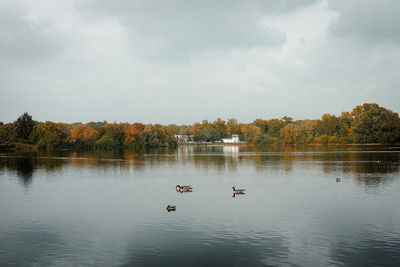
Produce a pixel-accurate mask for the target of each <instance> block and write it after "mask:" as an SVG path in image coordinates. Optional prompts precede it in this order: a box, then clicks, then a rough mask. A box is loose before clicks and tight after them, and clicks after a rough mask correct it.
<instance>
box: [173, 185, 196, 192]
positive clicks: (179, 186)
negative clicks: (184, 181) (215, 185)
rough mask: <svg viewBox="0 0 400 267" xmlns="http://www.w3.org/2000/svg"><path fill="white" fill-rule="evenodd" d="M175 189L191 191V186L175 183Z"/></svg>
mask: <svg viewBox="0 0 400 267" xmlns="http://www.w3.org/2000/svg"><path fill="white" fill-rule="evenodd" d="M175 188H176V191H179V192H191V191H192V189H193V187H192V186H191V185H179V184H178V185H177V186H176V187H175Z"/></svg>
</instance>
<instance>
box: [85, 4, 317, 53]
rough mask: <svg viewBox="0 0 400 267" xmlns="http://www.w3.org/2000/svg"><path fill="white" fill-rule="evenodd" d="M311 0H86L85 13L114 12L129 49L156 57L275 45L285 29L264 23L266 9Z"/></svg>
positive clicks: (290, 6) (100, 15)
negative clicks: (124, 29) (281, 30)
mask: <svg viewBox="0 0 400 267" xmlns="http://www.w3.org/2000/svg"><path fill="white" fill-rule="evenodd" d="M311 2H313V1H306V2H299V1H248V2H245V1H126V0H119V1H113V2H110V1H101V2H99V1H90V2H85V3H84V4H82V5H81V6H79V9H80V10H81V11H82V12H83V13H84V14H85V15H86V16H88V17H92V18H94V19H101V18H107V17H114V18H116V19H117V20H118V21H119V22H120V23H121V24H122V25H123V26H124V27H125V28H126V29H127V31H128V32H129V33H130V38H131V39H130V43H131V44H132V50H135V49H137V50H139V51H138V52H139V53H140V54H141V55H143V53H144V54H145V55H147V56H149V55H150V57H151V56H155V57H156V58H175V59H176V58H182V57H190V56H191V55H192V53H198V52H204V51H209V50H226V49H237V48H239V49H240V48H248V47H279V46H281V45H282V44H283V43H284V42H285V35H284V34H283V33H281V32H279V31H277V30H274V29H271V28H268V27H264V26H262V25H261V21H262V19H263V18H264V16H265V14H266V13H269V12H282V10H292V9H294V8H296V7H298V6H302V5H304V3H311Z"/></svg>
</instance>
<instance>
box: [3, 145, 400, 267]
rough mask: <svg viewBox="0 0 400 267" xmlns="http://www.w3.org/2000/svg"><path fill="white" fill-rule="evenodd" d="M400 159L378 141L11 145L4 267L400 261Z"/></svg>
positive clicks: (6, 158)
mask: <svg viewBox="0 0 400 267" xmlns="http://www.w3.org/2000/svg"><path fill="white" fill-rule="evenodd" d="M399 167H400V147H397V148H396V147H377V146H375V147H356V146H354V147H333V148H326V147H307V148H293V147H283V148H278V147H273V148H264V149H257V148H251V147H229V146H227V147H181V148H179V149H178V150H176V151H153V152H149V153H148V154H139V155H137V154H134V153H133V152H129V151H113V152H99V151H96V152H71V151H63V152H52V153H28V154H24V153H5V152H3V153H0V266H177V265H178V264H181V265H182V266H400V207H399V204H400V171H399ZM337 177H340V178H341V182H339V183H338V182H336V178H337ZM176 184H190V185H192V186H193V187H194V189H193V192H192V193H178V192H176V191H175V185H176ZM233 185H235V186H236V187H238V188H242V187H243V188H246V194H245V195H236V196H235V197H233V195H232V189H231V187H232V186H233ZM168 204H172V205H176V207H177V210H176V211H175V212H170V213H168V212H167V211H166V209H165V208H166V206H167V205H168Z"/></svg>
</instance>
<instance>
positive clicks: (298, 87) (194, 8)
mask: <svg viewBox="0 0 400 267" xmlns="http://www.w3.org/2000/svg"><path fill="white" fill-rule="evenodd" d="M399 84H400V1H394V0H391V1H389V0H343V1H342V0H332V1H327V0H264V1H262V0H248V1H243V0H202V1H197V0H113V1H108V0H63V1H54V0H35V1H32V0H0V99H1V105H0V121H3V122H9V121H14V120H15V119H16V118H17V117H18V116H19V115H20V114H21V113H23V112H24V111H28V112H29V113H30V114H31V115H33V118H34V119H36V120H40V121H45V120H52V121H58V122H77V121H81V122H88V121H98V120H107V121H110V122H112V121H117V122H125V121H126V122H135V121H141V122H144V123H163V124H168V123H178V124H182V123H193V122H196V121H202V120H203V119H208V120H214V119H216V118H223V119H227V118H237V119H238V120H239V121H240V122H251V121H253V120H254V119H256V118H264V119H270V118H280V117H282V116H284V115H288V116H291V117H294V118H295V119H304V118H319V117H320V116H321V115H322V114H323V113H332V114H340V112H341V111H351V110H352V108H353V107H354V106H356V105H358V104H362V103H364V102H376V103H378V104H380V105H382V106H384V107H386V108H389V109H392V110H394V111H396V112H399V111H400V104H399V103H400V101H399V99H400V88H399Z"/></svg>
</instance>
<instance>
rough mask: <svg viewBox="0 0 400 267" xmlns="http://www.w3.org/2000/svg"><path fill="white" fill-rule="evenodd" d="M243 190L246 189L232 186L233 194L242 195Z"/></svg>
mask: <svg viewBox="0 0 400 267" xmlns="http://www.w3.org/2000/svg"><path fill="white" fill-rule="evenodd" d="M244 190H246V189H236V188H235V187H234V186H232V191H233V194H236V195H243V194H244Z"/></svg>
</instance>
